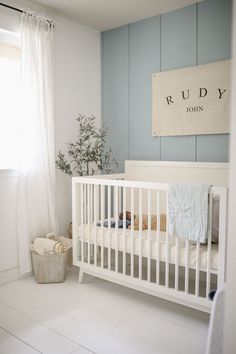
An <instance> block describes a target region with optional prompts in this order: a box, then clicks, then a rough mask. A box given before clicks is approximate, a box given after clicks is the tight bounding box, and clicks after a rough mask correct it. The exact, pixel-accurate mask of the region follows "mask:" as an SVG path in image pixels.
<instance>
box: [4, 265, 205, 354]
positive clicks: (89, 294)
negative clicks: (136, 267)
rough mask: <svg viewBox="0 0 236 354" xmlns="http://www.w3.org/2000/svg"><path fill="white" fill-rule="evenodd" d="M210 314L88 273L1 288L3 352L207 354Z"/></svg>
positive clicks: (26, 281) (27, 281)
mask: <svg viewBox="0 0 236 354" xmlns="http://www.w3.org/2000/svg"><path fill="white" fill-rule="evenodd" d="M207 329H208V315H206V314H204V313H201V312H197V311H194V310H190V309H187V308H185V307H182V306H178V305H175V304H173V303H170V302H167V301H164V300H160V299H157V298H154V297H152V296H149V295H146V294H142V293H140V292H137V291H134V290H131V289H128V288H124V287H121V286H118V285H115V284H112V283H108V282H105V281H102V280H99V279H96V278H92V277H89V276H86V277H85V282H84V283H83V284H78V283H77V269H72V270H71V271H70V272H69V273H68V276H67V280H66V282H65V283H61V284H37V283H35V281H34V278H33V277H28V278H25V279H22V280H19V281H15V282H13V283H10V284H7V285H4V286H1V287H0V353H1V354H36V353H45V354H46V353H48V354H60V353H61V354H62V353H63V354H69V353H73V354H89V353H97V354H141V353H143V354H154V353H155V354H185V353H186V354H204V353H205V347H206V338H207Z"/></svg>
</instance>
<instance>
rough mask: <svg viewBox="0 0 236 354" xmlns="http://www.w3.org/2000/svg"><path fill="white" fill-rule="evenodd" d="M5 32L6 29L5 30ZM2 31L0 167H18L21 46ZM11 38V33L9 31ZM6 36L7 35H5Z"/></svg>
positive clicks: (0, 41) (0, 57) (0, 42)
mask: <svg viewBox="0 0 236 354" xmlns="http://www.w3.org/2000/svg"><path fill="white" fill-rule="evenodd" d="M4 32H5V31H4ZM1 34H2V31H0V169H14V168H17V162H18V156H17V152H18V126H19V111H20V110H19V107H20V48H19V46H16V45H15V43H14V44H12V43H9V41H8V42H4V41H3V40H2V38H3V36H1ZM7 37H8V39H9V33H8V36H7ZM5 38H6V35H5Z"/></svg>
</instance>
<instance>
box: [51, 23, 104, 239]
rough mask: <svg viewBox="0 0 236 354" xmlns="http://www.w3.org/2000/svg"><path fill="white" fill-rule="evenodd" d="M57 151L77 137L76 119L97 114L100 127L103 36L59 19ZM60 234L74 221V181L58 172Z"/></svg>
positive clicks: (56, 106) (56, 55) (56, 76)
mask: <svg viewBox="0 0 236 354" xmlns="http://www.w3.org/2000/svg"><path fill="white" fill-rule="evenodd" d="M55 21H56V31H55V102H56V105H55V124H56V150H57V151H58V150H59V149H64V151H65V143H66V142H70V141H71V139H72V138H74V137H75V136H76V132H77V131H78V128H77V127H78V125H77V124H76V120H75V117H76V116H78V114H79V113H81V114H90V115H91V114H93V115H94V116H95V117H97V118H98V124H100V102H101V99H100V86H101V85H100V33H98V32H96V31H94V30H90V29H88V28H85V27H82V26H79V25H78V24H75V23H72V22H68V21H67V20H65V19H62V18H59V17H57V18H55ZM56 176H57V178H56V182H57V183H56V192H57V193H56V196H57V215H58V225H59V232H60V233H62V234H64V233H65V231H66V228H67V226H68V224H69V222H71V178H70V177H68V176H65V175H63V173H62V172H61V171H58V170H57V174H56Z"/></svg>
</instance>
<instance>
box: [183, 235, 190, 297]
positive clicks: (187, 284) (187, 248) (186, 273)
mask: <svg viewBox="0 0 236 354" xmlns="http://www.w3.org/2000/svg"><path fill="white" fill-rule="evenodd" d="M184 289H185V293H186V294H188V292H189V240H188V239H187V240H186V241H185V286H184Z"/></svg>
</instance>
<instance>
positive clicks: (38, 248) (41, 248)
mask: <svg viewBox="0 0 236 354" xmlns="http://www.w3.org/2000/svg"><path fill="white" fill-rule="evenodd" d="M65 250H66V247H65V246H64V245H63V244H62V243H60V242H56V241H53V240H50V239H48V238H43V237H36V238H35V239H34V242H33V244H32V251H34V252H35V253H37V254H39V255H49V254H60V253H63V252H65Z"/></svg>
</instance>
